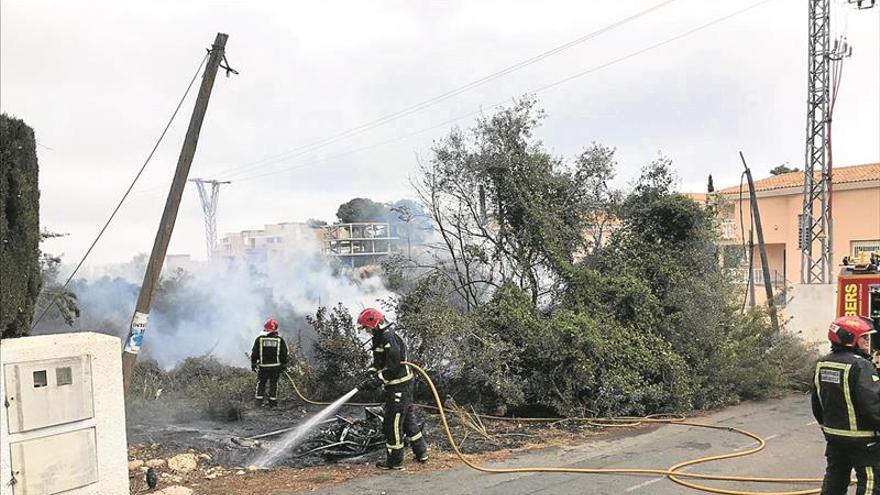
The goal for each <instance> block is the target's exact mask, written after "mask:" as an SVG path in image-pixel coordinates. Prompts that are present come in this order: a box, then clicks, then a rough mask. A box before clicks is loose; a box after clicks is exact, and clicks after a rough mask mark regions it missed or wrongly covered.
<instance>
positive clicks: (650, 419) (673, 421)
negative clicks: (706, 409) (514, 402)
mask: <svg viewBox="0 0 880 495" xmlns="http://www.w3.org/2000/svg"><path fill="white" fill-rule="evenodd" d="M404 364H408V365H409V366H412V367H413V368H414V369H415V370H416V371H418V372H419V374H420V375H422V378H424V379H425V382H426V383H427V384H428V387H429V388H430V389H431V395H432V396H433V397H434V403H435V404H436V406H428V405H425V404H416V405H418V406H420V407H424V408H427V409H432V410H435V411H437V413H438V414H439V416H440V421H441V422H442V424H443V430H444V431H445V433H446V439H447V440H448V441H449V445H450V446H451V447H452V450H453V451H454V452H455V455H456V456H457V457H458V458H459V460H461V462H463V463H464V464H465V465H466V466H468V467H469V468H471V469H475V470H477V471H482V472H484V473H496V474H511V473H580V474H639V475H661V476H665V477H667V478H669V479H670V480H672V481H674V482H675V483H678V484H679V485H682V486H686V487H688V488H692V489H694V490H700V491H704V492H709V493H720V494H724V495H810V494H815V493H820V492H821V489H820V488H810V489H806V490H795V491H786V492H753V491H742V490H728V489H724V488H716V487H712V486H706V485H702V484H699V483H696V482H694V481H691V480H714V481H735V482H750V483H788V484H821V483H822V479H821V478H764V477H752V476H722V475H715V474H701V473H692V472H682V471H681V470H682V469H684V468H686V467H689V466H694V465H697V464H704V463H707V462H712V461H720V460H723V459H733V458H736V457H744V456H747V455H751V454H754V453H756V452H760V451H761V450H763V449H764V447H765V446H766V445H767V444H766V442H765V441H764V439H763V438H761V437H760V436H758V435H756V434H754V433H751V432H749V431H746V430H742V429H739V428H734V427H730V426H720V425H709V424H703V423H694V422H690V421H686V420H685V418H668V417H658V416H646V417H641V418H637V417H612V418H523V419H520V418H517V419H514V418H504V417H500V416H489V415H479V417H480V418H483V419H490V420H498V421H518V422H523V423H525V422H559V421H579V422H583V423H588V424H591V425H594V426H602V427H609V426H636V425H639V424H645V423H658V424H670V425H680V426H691V427H696V428H708V429H712V430H722V431H727V432H732V433H737V434H740V435H744V436H747V437H749V438H751V439H752V440H755V441H756V442H757V443H758V445H757V446H756V447H754V448H751V449H749V450H743V451H738V452H731V453H729V454H721V455H715V456H710V457H701V458H699V459H693V460H689V461H684V462H680V463H678V464H676V465H674V466H672V467H670V468H668V469H651V468H573V467H542V466H537V467H522V468H491V467H486V466H480V465H479V464H474V463H473V462H471V461H470V460H468V459H467V458H466V457H465V456H464V454H463V453H462V452H461V451H460V450H459V448H458V444H456V443H455V439H454V438H452V431H451V430H450V429H449V423H448V422H447V421H446V412H445V411H444V410H443V403H442V402H441V401H440V395H439V394H438V392H437V388H436V387H435V386H434V382H433V381H432V380H431V377H430V376H428V373H427V372H426V371H425V370H424V369H422V368H421V367H420V366H418V365H417V364H414V363H411V362H408V361H405V362H404ZM285 375H286V376H287V379H288V380H289V381H290V384H291V386H292V387H293V390H294V392H295V393H296V395H297V396H299V398H300V399H302V400H303V401H304V402H306V403H309V404H314V405H326V404H329V403H327V402H319V401H314V400H310V399H308V398H307V397H305V396H304V395H303V394H302V393H301V392H300V390H299V388H298V387H297V386H296V382H294V380H293V378H292V377H291V376H290V374H289V373H285ZM349 404H350V405H362V406H374V405H378V404H377V403H351V402H350V403H349ZM684 478H688V479H687V480H686V479H684Z"/></svg>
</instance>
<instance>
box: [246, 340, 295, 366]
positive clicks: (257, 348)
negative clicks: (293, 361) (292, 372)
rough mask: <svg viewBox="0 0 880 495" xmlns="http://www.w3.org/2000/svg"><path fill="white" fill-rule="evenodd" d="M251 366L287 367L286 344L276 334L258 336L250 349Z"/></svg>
mask: <svg viewBox="0 0 880 495" xmlns="http://www.w3.org/2000/svg"><path fill="white" fill-rule="evenodd" d="M251 364H258V365H260V367H261V368H277V367H279V366H286V365H287V343H285V342H284V339H282V338H281V337H279V336H278V333H277V332H272V333H270V334H268V335H260V336H259V337H257V339H256V340H255V341H254V347H253V349H251Z"/></svg>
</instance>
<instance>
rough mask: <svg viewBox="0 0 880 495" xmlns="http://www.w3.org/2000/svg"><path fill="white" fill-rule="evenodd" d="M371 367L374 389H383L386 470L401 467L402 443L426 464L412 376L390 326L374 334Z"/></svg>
mask: <svg viewBox="0 0 880 495" xmlns="http://www.w3.org/2000/svg"><path fill="white" fill-rule="evenodd" d="M372 345H373V364H372V366H370V368H369V369H367V372H368V373H369V374H370V376H371V381H372V383H373V385H374V386H379V385H383V386H384V387H385V392H384V397H383V399H384V405H383V409H384V424H383V425H382V427H383V431H384V433H385V452H386V455H387V457H386V466H388V467H395V466H400V465H401V464H402V463H403V447H404V440H408V441H409V443H410V447H412V450H413V454H414V455H415V456H416V459H417V460H419V461H420V462H425V461H427V460H428V445H427V443H426V442H425V439H424V437H423V436H422V426H423V425H422V423H421V422H420V421H419V418H418V416H417V415H416V414H415V412H414V411H413V407H412V402H413V376H414V375H413V372H412V370H411V369H410V367H409V366H407V365H405V364H403V363H402V361H406V344H405V343H404V342H403V339H401V338H400V337H399V336H398V335H397V334H396V333H394V330H392V328H391V326H390V325H389V326H387V327H385V328H378V329H376V331H375V332H374V333H373V340H372Z"/></svg>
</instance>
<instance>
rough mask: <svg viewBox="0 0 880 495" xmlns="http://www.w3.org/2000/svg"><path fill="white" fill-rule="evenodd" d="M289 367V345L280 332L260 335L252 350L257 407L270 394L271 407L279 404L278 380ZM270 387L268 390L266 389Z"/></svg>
mask: <svg viewBox="0 0 880 495" xmlns="http://www.w3.org/2000/svg"><path fill="white" fill-rule="evenodd" d="M285 366H287V343H286V342H284V339H283V338H281V337H279V336H278V332H272V333H268V334H266V335H260V336H259V337H257V340H255V341H254V347H253V349H251V368H252V369H253V370H254V371H257V392H256V395H255V396H254V397H255V399H256V401H257V405H260V404H262V402H263V398H264V397H265V395H266V394H267V393H268V399H269V406H275V405H276V404H277V403H278V378H279V377H280V376H281V372H282V371H283V370H284V367H285ZM267 385H268V390H267V389H266V387H267Z"/></svg>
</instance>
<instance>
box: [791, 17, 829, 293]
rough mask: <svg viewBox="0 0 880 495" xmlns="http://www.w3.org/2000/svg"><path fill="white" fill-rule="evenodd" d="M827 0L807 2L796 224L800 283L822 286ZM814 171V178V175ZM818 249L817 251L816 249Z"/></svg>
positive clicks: (826, 250)
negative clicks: (801, 194) (804, 97)
mask: <svg viewBox="0 0 880 495" xmlns="http://www.w3.org/2000/svg"><path fill="white" fill-rule="evenodd" d="M829 4H830V2H829V0H810V7H809V22H810V29H809V50H808V55H807V149H806V156H805V160H804V204H803V211H802V214H801V218H800V220H801V223H800V239H799V244H800V249H801V283H802V284H815V283H820V284H822V283H825V281H826V275H828V280H830V278H831V276H830V274H828V270H829V269H830V267H831V260H830V254H831V253H830V249H829V248H830V246H831V243H830V242H829V239H828V235H827V230H828V220H829V218H828V217H829V215H828V213H829V212H828V206H829V205H828V167H827V164H828V140H827V123H828V105H829V102H830V96H831V72H830V69H831V67H830V60H829V57H828V55H829V52H830V51H831V32H830V28H831V13H830V8H829V7H830V5H829ZM817 172H818V175H817ZM817 247H818V252H816V249H815V248H817Z"/></svg>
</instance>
